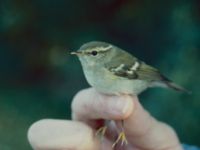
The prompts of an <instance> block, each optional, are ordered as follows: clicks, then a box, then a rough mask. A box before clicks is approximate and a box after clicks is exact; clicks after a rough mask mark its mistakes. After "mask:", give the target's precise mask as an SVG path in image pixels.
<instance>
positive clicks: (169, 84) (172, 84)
mask: <svg viewBox="0 0 200 150" xmlns="http://www.w3.org/2000/svg"><path fill="white" fill-rule="evenodd" d="M164 83H165V84H166V85H167V87H169V88H171V89H174V90H176V91H180V92H185V93H187V94H191V93H192V92H191V91H189V90H187V89H185V88H184V87H182V86H180V85H178V84H176V83H174V82H172V81H164Z"/></svg>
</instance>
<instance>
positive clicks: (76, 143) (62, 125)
mask: <svg viewBox="0 0 200 150" xmlns="http://www.w3.org/2000/svg"><path fill="white" fill-rule="evenodd" d="M28 140H29V142H30V144H31V146H32V147H33V149H35V150H50V149H57V150H68V149H73V150H86V149H87V150H99V149H100V144H99V143H100V142H99V141H98V140H97V139H96V137H95V136H94V134H93V131H92V129H91V128H90V127H88V126H87V125H85V124H83V123H80V122H77V121H73V122H72V121H66V120H53V119H44V120H40V121H38V122H36V123H34V124H33V125H32V126H31V127H30V128H29V131H28ZM107 143H108V142H107Z"/></svg>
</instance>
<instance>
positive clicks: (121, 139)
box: [112, 132, 128, 148]
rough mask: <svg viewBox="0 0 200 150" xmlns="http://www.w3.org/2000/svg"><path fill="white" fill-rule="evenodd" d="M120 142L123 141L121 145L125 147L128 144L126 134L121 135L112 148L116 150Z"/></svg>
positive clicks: (121, 133)
mask: <svg viewBox="0 0 200 150" xmlns="http://www.w3.org/2000/svg"><path fill="white" fill-rule="evenodd" d="M119 141H121V145H124V144H125V145H127V144H128V141H127V139H126V135H125V133H124V132H120V133H119V135H118V137H117V140H116V141H115V142H114V143H113V145H112V148H114V147H115V146H116V145H117V143H119Z"/></svg>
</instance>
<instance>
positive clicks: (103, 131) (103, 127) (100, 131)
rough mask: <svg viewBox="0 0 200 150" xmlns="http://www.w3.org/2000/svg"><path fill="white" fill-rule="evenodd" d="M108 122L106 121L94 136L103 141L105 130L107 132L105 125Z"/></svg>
mask: <svg viewBox="0 0 200 150" xmlns="http://www.w3.org/2000/svg"><path fill="white" fill-rule="evenodd" d="M109 122H110V121H109V120H106V121H105V123H104V125H103V126H102V127H100V128H99V129H98V130H97V131H96V136H99V137H100V138H101V139H103V137H104V135H105V134H106V130H107V128H108V127H107V124H108V123H109Z"/></svg>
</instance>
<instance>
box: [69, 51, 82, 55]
mask: <svg viewBox="0 0 200 150" xmlns="http://www.w3.org/2000/svg"><path fill="white" fill-rule="evenodd" d="M70 54H71V55H81V54H83V53H82V52H80V51H76V52H71V53H70Z"/></svg>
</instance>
